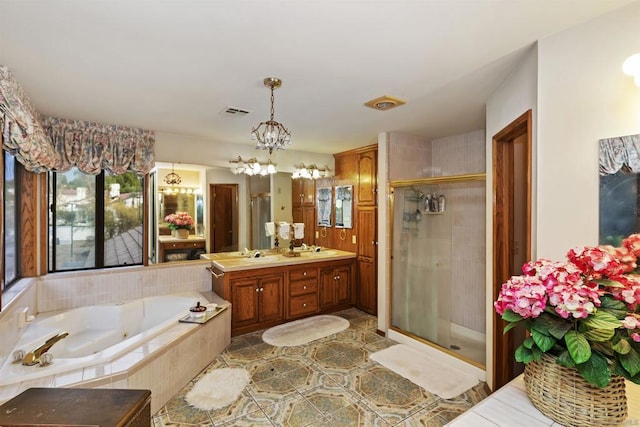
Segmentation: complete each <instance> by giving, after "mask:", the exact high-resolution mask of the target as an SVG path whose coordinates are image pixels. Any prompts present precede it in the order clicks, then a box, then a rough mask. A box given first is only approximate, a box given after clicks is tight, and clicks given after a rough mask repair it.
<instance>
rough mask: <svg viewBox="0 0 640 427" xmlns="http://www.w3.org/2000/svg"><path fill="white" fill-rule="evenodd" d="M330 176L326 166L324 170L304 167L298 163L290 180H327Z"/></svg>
mask: <svg viewBox="0 0 640 427" xmlns="http://www.w3.org/2000/svg"><path fill="white" fill-rule="evenodd" d="M330 176H331V170H329V167H328V166H325V167H324V168H319V167H317V166H316V165H309V166H305V165H304V163H300V164H299V165H297V166H294V170H293V174H292V175H291V178H292V179H299V178H306V179H318V178H328V177H330Z"/></svg>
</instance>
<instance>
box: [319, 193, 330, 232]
mask: <svg viewBox="0 0 640 427" xmlns="http://www.w3.org/2000/svg"><path fill="white" fill-rule="evenodd" d="M316 203H317V207H318V225H319V226H321V227H331V187H322V188H318V191H317V194H316Z"/></svg>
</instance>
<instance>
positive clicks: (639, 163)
mask: <svg viewBox="0 0 640 427" xmlns="http://www.w3.org/2000/svg"><path fill="white" fill-rule="evenodd" d="M622 168H626V169H628V170H629V171H631V172H635V173H638V172H640V135H629V136H619V137H616V138H606V139H601V140H600V175H613V174H614V173H616V172H618V171H619V170H620V169H622Z"/></svg>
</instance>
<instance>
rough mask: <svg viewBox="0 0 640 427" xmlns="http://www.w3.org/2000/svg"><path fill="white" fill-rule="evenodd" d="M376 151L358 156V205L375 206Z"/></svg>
mask: <svg viewBox="0 0 640 427" xmlns="http://www.w3.org/2000/svg"><path fill="white" fill-rule="evenodd" d="M376 154H377V151H376V150H372V151H367V152H365V153H360V154H358V191H357V193H358V205H375V204H376V186H377V182H376V180H377V179H376V169H377V168H376V162H377V160H376Z"/></svg>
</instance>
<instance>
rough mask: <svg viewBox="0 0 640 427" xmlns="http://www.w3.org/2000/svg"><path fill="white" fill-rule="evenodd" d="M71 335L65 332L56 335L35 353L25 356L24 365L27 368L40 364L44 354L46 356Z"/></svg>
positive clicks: (34, 351) (31, 352)
mask: <svg viewBox="0 0 640 427" xmlns="http://www.w3.org/2000/svg"><path fill="white" fill-rule="evenodd" d="M67 335H69V333H68V332H63V333H61V334H58V335H55V336H53V337H51V338H49V339H48V340H46V341H45V342H44V344H42V345H41V346H40V347H38V348H36V349H35V350H33V351H30V352H29V353H27V354H25V356H24V357H23V358H22V364H23V365H26V366H32V365H37V364H39V363H40V358H41V357H42V355H43V354H45V353H46V352H47V351H49V349H51V347H53V345H54V344H55V343H57V342H58V341H60V340H62V339H63V338H66V337H67Z"/></svg>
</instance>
